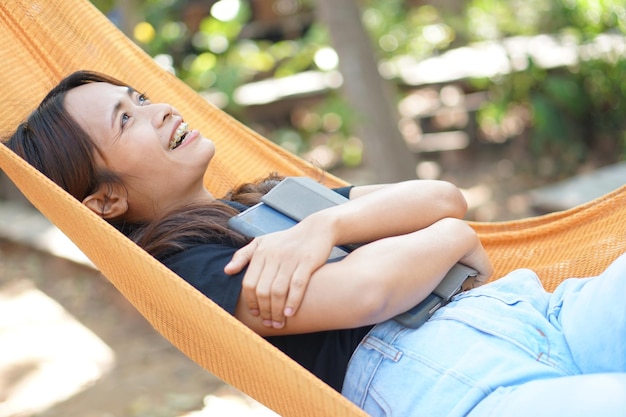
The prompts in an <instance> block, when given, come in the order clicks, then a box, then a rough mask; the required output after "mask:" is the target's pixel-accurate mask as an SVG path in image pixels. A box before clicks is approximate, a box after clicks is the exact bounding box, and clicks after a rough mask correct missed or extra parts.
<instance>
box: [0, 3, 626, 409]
mask: <svg viewBox="0 0 626 417" xmlns="http://www.w3.org/2000/svg"><path fill="white" fill-rule="evenodd" d="M0 22H1V25H0V62H1V63H2V71H0V86H1V87H0V96H1V97H0V98H1V100H0V102H2V106H0V131H2V132H3V133H10V132H11V131H12V130H13V129H15V127H16V126H17V124H18V123H19V122H20V121H21V120H23V119H24V118H25V117H26V115H27V114H28V113H29V112H30V111H31V110H32V109H33V108H34V106H36V105H37V104H38V103H39V101H40V100H41V99H42V97H43V96H44V94H45V93H46V92H47V91H48V90H49V89H50V88H51V87H53V86H54V85H55V84H56V83H57V81H58V80H60V79H61V78H62V77H63V76H65V75H67V74H69V73H70V72H72V71H74V70H78V69H91V70H96V71H101V72H104V73H108V74H111V75H113V76H115V77H117V78H120V79H122V80H124V81H125V82H127V83H128V84H130V85H133V86H135V87H137V88H138V89H139V90H142V91H147V92H148V93H149V94H150V96H151V97H152V98H153V99H154V100H155V101H165V102H169V103H171V104H173V105H174V106H175V107H177V108H178V109H179V110H180V111H181V112H182V114H184V115H185V118H186V119H187V120H188V121H189V122H190V124H191V125H192V126H194V127H196V128H198V129H200V130H201V131H202V132H203V133H204V134H205V135H206V136H208V137H210V138H211V139H213V140H214V142H215V143H216V145H217V149H218V154H217V156H216V158H215V159H214V161H213V162H212V164H211V167H210V169H209V171H208V172H207V174H206V184H207V186H208V187H209V189H210V190H211V191H212V192H214V193H215V194H216V195H221V194H222V193H223V192H224V191H226V190H228V189H229V188H231V187H232V186H233V185H235V184H238V183H241V182H243V181H248V180H251V179H256V178H260V177H263V176H265V175H266V174H268V173H269V172H271V171H278V172H280V173H282V174H284V175H316V174H317V173H318V171H317V170H316V169H314V168H313V167H312V166H310V165H309V164H308V163H306V162H304V161H302V160H300V159H298V158H297V157H295V156H293V155H291V154H289V153H288V152H286V151H284V150H282V149H281V148H280V147H278V146H276V145H274V144H272V143H271V142H269V141H267V140H266V139H264V138H262V137H260V136H259V135H258V134H256V133H255V132H253V131H251V130H249V129H247V128H246V127H244V126H242V125H241V124H240V123H238V122H237V121H235V120H234V119H232V118H231V117H229V116H228V115H226V114H224V113H223V112H222V111H220V110H219V109H216V108H214V107H213V106H211V105H210V104H208V103H207V102H206V101H205V100H203V99H202V98H201V97H200V96H199V95H198V94H196V93H195V92H194V91H192V90H191V89H189V88H188V87H187V86H185V85H184V84H183V83H182V82H181V81H179V80H177V79H176V78H175V77H174V76H172V75H170V74H169V73H167V72H165V71H163V70H162V69H160V68H159V67H158V66H157V65H156V64H155V63H154V62H153V61H152V59H151V58H150V57H149V56H147V55H146V54H145V53H144V52H142V51H141V50H140V49H139V48H137V47H136V46H135V45H134V44H133V43H132V42H131V41H130V40H129V39H127V38H126V37H125V36H124V35H123V34H122V33H121V32H120V31H119V30H117V29H116V28H115V27H114V26H113V25H112V24H111V23H110V22H109V21H108V20H107V19H106V17H104V16H103V15H102V14H100V12H99V11H97V10H96V9H95V8H94V7H93V6H92V5H91V4H90V3H89V2H88V1H87V0H9V1H2V2H1V3H0ZM0 168H1V169H2V170H3V171H4V172H5V173H6V174H7V175H8V176H9V177H10V178H11V179H12V181H13V182H14V183H15V184H16V185H17V186H18V187H19V188H20V189H21V190H22V192H23V193H24V194H25V195H26V197H27V198H28V199H29V200H30V201H31V202H32V203H33V204H34V205H35V206H36V207H37V208H38V209H39V210H40V211H41V212H42V213H43V214H44V215H45V216H46V217H48V218H49V219H50V220H51V221H52V222H53V223H54V224H56V225H57V226H58V227H59V228H60V229H61V230H62V231H63V232H64V233H65V234H66V235H67V236H69V237H70V238H71V239H72V240H73V241H74V242H75V243H76V244H77V245H78V247H79V248H81V249H82V251H83V252H84V253H85V254H86V255H87V256H88V257H89V258H90V259H91V260H92V261H93V263H94V264H95V265H96V266H97V267H98V268H99V269H100V271H101V272H102V273H103V274H104V275H105V276H106V277H107V278H108V279H109V280H110V281H111V282H112V283H113V284H114V285H115V286H116V287H117V288H118V289H119V291H120V292H121V293H122V294H123V295H124V296H125V297H126V298H128V300H130V302H131V303H133V305H134V306H135V307H136V308H137V310H138V311H139V312H140V313H141V314H142V315H143V316H144V317H145V318H146V319H147V320H148V321H149V322H150V323H151V324H152V325H153V326H154V327H155V328H156V329H157V330H158V331H159V332H160V333H161V334H162V335H163V336H164V337H166V338H167V339H168V340H170V341H171V342H172V343H173V344H174V345H175V346H177V347H178V348H179V349H180V350H181V351H182V352H184V353H185V354H186V355H187V356H189V357H190V358H191V359H193V360H194V361H196V362H197V363H198V364H199V365H200V366H202V367H204V368H205V369H206V370H208V371H210V372H211V373H213V374H214V375H216V376H217V377H219V378H221V379H222V380H224V381H225V382H227V383H228V384H230V385H232V386H234V387H236V388H238V389H239V390H241V391H243V392H244V393H246V394H248V395H250V396H251V397H253V398H255V399H257V400H258V401H260V402H261V403H263V404H265V405H266V406H268V407H269V408H271V409H273V410H274V411H276V412H277V413H279V414H281V415H282V416H284V417H307V416H346V417H347V416H364V415H365V413H363V412H362V411H361V410H359V409H357V408H356V407H355V406H353V405H352V404H351V403H349V402H348V401H347V400H345V399H344V398H343V397H342V396H341V395H340V394H338V393H337V392H335V391H334V390H332V389H331V388H330V387H328V386H327V385H326V384H324V383H323V382H321V381H320V380H318V379H317V378H315V377H314V376H313V375H312V374H310V373H308V372H307V371H306V370H304V369H303V368H301V367H300V366H299V365H298V364H296V363H295V362H293V361H292V360H291V359H289V358H288V357H286V356H285V355H283V354H282V353H281V352H279V351H278V350H277V349H275V348H274V347H273V346H271V345H270V344H269V343H267V342H265V341H264V340H263V339H262V338H260V337H259V336H257V335H256V334H254V333H253V332H252V331H250V330H249V329H248V328H246V327H245V326H243V325H242V324H241V323H239V322H238V321H237V320H235V319H234V318H233V317H232V316H230V315H229V314H227V313H226V312H224V311H223V310H222V309H221V308H219V307H218V306H217V305H216V304H214V303H213V302H211V301H210V300H208V299H207V298H206V297H204V296H203V295H202V294H200V293H199V292H197V291H196V290H195V289H193V288H192V287H191V286H189V285H188V284H187V283H186V282H184V281H183V280H182V279H180V278H179V277H178V276H176V275H175V274H173V273H172V272H170V271H169V270H168V269H167V268H165V267H164V266H163V265H161V264H160V263H159V262H157V261H156V260H154V259H153V258H152V257H150V256H149V255H147V254H146V253H145V252H144V251H143V250H141V249H140V248H138V247H137V246H136V245H134V244H133V243H132V242H130V241H129V240H128V239H126V238H125V237H124V236H122V235H121V234H119V233H118V232H117V231H116V230H114V229H113V228H112V227H110V226H109V225H108V224H107V223H105V222H104V221H103V220H101V219H100V218H99V217H97V216H96V215H94V214H93V213H92V212H91V211H89V210H87V209H86V208H85V207H83V206H82V205H81V204H80V203H79V202H78V201H76V200H75V199H73V198H72V197H70V196H69V195H68V194H67V193H65V192H64V191H62V190H61V189H59V188H58V187H57V186H55V185H54V184H53V183H51V182H50V181H48V180H47V179H46V178H45V177H43V176H42V175H41V174H39V172H37V171H36V170H34V169H32V168H31V167H30V166H29V165H27V164H25V163H24V162H23V161H22V160H21V159H20V158H18V157H16V156H15V155H14V154H13V153H12V152H10V151H9V150H8V148H6V147H5V146H0ZM326 181H327V184H328V185H337V184H342V183H343V182H342V181H341V180H339V179H337V178H334V177H332V176H329V177H327V178H326ZM472 225H473V226H474V227H475V228H476V230H477V231H478V232H479V234H480V236H481V238H482V240H483V242H484V245H485V247H486V248H487V251H488V252H489V254H490V256H491V259H492V260H493V263H494V265H495V269H496V276H502V275H504V274H506V273H507V272H508V271H510V270H512V269H515V268H521V267H526V268H531V269H534V270H535V271H537V272H538V273H539V275H540V276H541V278H542V280H543V281H544V284H545V285H546V287H547V288H549V289H552V288H554V286H555V285H557V284H558V282H560V281H561V280H562V279H563V278H566V277H570V276H579V277H580V276H592V275H595V274H597V273H599V272H600V271H601V270H602V269H604V268H605V267H606V266H607V265H608V264H609V263H610V262H611V261H612V260H614V259H615V258H616V257H617V256H618V255H620V254H621V253H622V252H623V251H624V250H625V249H626V238H625V235H624V233H625V230H626V189H620V190H617V191H616V192H614V193H611V194H609V195H607V196H605V197H602V198H600V199H597V200H595V201H593V202H591V203H589V204H585V205H583V206H579V207H576V208H574V209H571V210H568V211H565V212H560V213H556V214H552V215H547V216H542V217H537V218H530V219H524V220H519V221H512V222H505V223H490V224H488V223H472Z"/></svg>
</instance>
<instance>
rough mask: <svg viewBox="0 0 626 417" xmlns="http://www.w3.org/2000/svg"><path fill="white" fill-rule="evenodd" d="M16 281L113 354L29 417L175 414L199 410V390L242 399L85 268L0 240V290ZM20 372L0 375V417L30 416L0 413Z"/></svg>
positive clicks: (244, 400) (165, 416) (21, 376)
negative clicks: (77, 388)
mask: <svg viewBox="0 0 626 417" xmlns="http://www.w3.org/2000/svg"><path fill="white" fill-rule="evenodd" d="M16 285H22V286H24V285H26V286H34V287H36V288H37V289H38V290H40V291H41V292H43V293H44V294H45V295H47V296H48V297H50V298H52V299H53V300H55V301H56V302H57V303H59V304H60V305H61V306H62V307H63V308H64V309H65V310H66V311H67V312H68V313H69V314H70V315H71V316H73V318H75V320H77V321H78V322H80V323H82V325H83V326H85V327H87V328H88V329H90V330H91V331H92V332H93V333H95V335H96V336H97V337H98V338H100V339H101V340H102V341H103V342H104V343H106V344H107V345H108V346H109V347H110V348H111V350H112V351H113V352H114V355H115V365H114V366H113V368H112V369H111V370H110V371H109V372H108V373H106V374H105V375H104V376H102V377H101V378H100V379H98V380H97V381H96V382H95V383H94V384H93V385H91V386H90V387H88V388H86V389H85V390H83V391H82V392H79V393H78V394H76V395H74V396H72V397H71V398H70V399H68V400H67V401H64V402H62V403H59V404H56V405H54V406H52V407H50V408H48V409H46V410H45V411H42V412H41V413H39V414H36V415H37V416H41V417H44V416H45V417H68V416H76V417H79V416H80V417H123V416H127V417H143V416H146V417H147V416H151V417H170V416H172V417H173V416H182V415H186V413H189V412H191V411H198V410H201V409H203V402H204V399H205V397H206V396H207V395H214V396H217V397H228V398H231V397H235V398H236V399H238V401H240V402H242V403H244V404H247V403H248V399H247V398H244V397H243V396H242V395H239V394H238V393H237V392H235V391H234V390H232V389H229V387H228V386H226V385H225V384H224V383H222V382H221V381H220V380H218V379H217V378H216V377H214V376H213V375H211V374H210V373H208V372H206V371H205V370H203V369H201V368H200V367H199V366H198V365H196V364H195V363H194V362H192V361H191V360H189V359H188V358H187V357H186V356H184V355H183V354H182V353H180V352H179V351H178V350H177V349H176V348H174V347H173V346H172V345H171V344H170V343H169V342H168V341H167V340H165V339H164V338H163V337H161V336H160V335H159V334H158V333H157V332H156V331H155V330H154V329H152V327H151V326H150V325H149V324H148V323H147V322H146V321H145V320H144V319H143V317H141V316H140V315H139V314H138V313H137V312H136V311H135V309H134V308H133V307H132V306H131V305H130V304H129V303H128V302H127V301H126V300H125V299H124V298H123V297H122V296H121V295H120V294H119V293H118V292H117V290H116V289H115V288H114V287H113V286H112V285H111V284H110V283H109V282H108V281H107V280H106V279H105V278H104V277H102V276H101V275H100V274H99V273H98V272H96V271H94V270H93V269H91V268H89V267H85V266H82V265H77V264H75V263H73V262H70V261H66V260H63V259H60V258H57V257H53V256H50V255H46V254H43V253H39V252H36V251H33V250H31V249H29V248H25V247H21V246H19V245H15V244H13V243H10V242H6V241H1V240H0V293H1V292H2V291H3V290H5V289H8V288H10V287H15V286H16ZM1 331H2V328H1V326H0V332H1ZM67 343H72V341H69V340H68V341H67ZM0 351H2V346H0ZM4 371H5V372H6V369H5V370H4ZM25 371H26V370H25ZM27 376H28V375H26V374H20V372H13V373H12V374H11V375H10V377H11V379H8V378H9V372H6V373H5V375H0V415H2V416H3V417H9V416H15V417H17V416H19V415H30V414H16V413H15V412H12V413H10V412H9V411H7V410H5V411H4V412H2V401H6V400H7V395H10V394H11V387H12V386H14V385H17V384H18V383H19V382H20V379H25V378H26V377H27ZM59 379H60V380H61V379H62V378H59ZM59 382H61V381H59ZM2 391H5V392H4V393H3V392H2ZM255 406H256V405H255ZM248 408H249V409H253V407H252V406H250V407H247V408H246V409H248ZM211 414H212V415H217V414H215V413H211ZM203 415H204V414H203ZM206 415H209V414H206ZM223 415H226V414H223ZM259 415H260V414H259Z"/></svg>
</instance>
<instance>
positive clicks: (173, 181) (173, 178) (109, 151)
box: [64, 83, 215, 220]
mask: <svg viewBox="0 0 626 417" xmlns="http://www.w3.org/2000/svg"><path fill="white" fill-rule="evenodd" d="M64 103H65V107H66V109H67V111H68V112H69V114H70V115H71V116H72V117H73V118H74V119H75V120H76V121H77V123H78V124H79V125H80V127H81V128H82V129H83V130H85V132H87V134H89V136H90V137H91V138H92V139H93V141H94V143H95V145H96V147H97V155H96V161H97V164H98V165H100V166H102V167H106V168H107V169H109V170H111V171H113V172H115V173H116V174H118V175H119V176H120V177H121V178H122V180H123V182H124V185H125V189H126V192H127V196H126V197H125V198H127V200H128V201H127V203H128V211H127V212H126V213H125V218H127V219H128V220H151V219H154V218H155V217H158V216H159V215H160V214H162V213H164V212H166V211H169V210H171V209H174V208H176V207H179V206H182V205H185V204H188V203H190V202H196V201H200V200H203V199H212V197H211V196H210V194H209V193H208V192H207V191H206V190H205V189H204V186H203V183H202V178H203V175H204V172H205V171H206V168H207V165H208V164H209V162H210V161H211V158H212V157H213V155H214V154H215V146H214V144H213V142H211V141H210V140H208V139H206V138H204V137H202V136H201V135H200V133H199V132H198V131H197V130H187V129H184V127H185V126H186V125H185V124H182V123H183V118H182V116H181V115H180V114H179V113H178V111H177V110H176V109H175V108H173V107H172V106H170V105H168V104H152V103H151V102H150V101H148V100H147V99H146V98H145V97H144V96H142V95H141V94H139V93H137V92H136V91H134V90H133V89H131V88H128V87H123V86H116V85H112V84H108V83H91V84H86V85H82V86H80V87H77V88H74V89H72V90H70V91H69V92H68V93H67V95H66V97H65V102H64ZM182 132H185V133H184V135H183V138H184V140H183V141H182V142H181V143H180V144H178V145H177V146H176V147H173V143H175V142H176V141H177V140H180V137H181V133H182ZM172 148H173V149H172Z"/></svg>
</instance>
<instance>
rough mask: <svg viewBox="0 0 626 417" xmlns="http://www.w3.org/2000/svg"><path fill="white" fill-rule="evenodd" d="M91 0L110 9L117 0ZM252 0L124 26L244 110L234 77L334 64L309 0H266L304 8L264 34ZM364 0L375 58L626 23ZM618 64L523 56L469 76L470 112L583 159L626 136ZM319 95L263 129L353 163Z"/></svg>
mask: <svg viewBox="0 0 626 417" xmlns="http://www.w3.org/2000/svg"><path fill="white" fill-rule="evenodd" d="M92 1H93V3H94V4H95V5H96V6H97V7H98V8H100V9H101V10H102V11H103V12H105V13H107V14H109V15H110V16H112V20H114V21H115V19H114V18H113V17H114V16H115V13H116V6H117V3H116V2H115V1H113V0H92ZM267 2H268V3H272V1H270V0H267ZM253 3H254V2H252V3H251V2H249V1H245V0H241V1H240V0H220V1H208V0H207V1H190V0H165V1H163V0H144V1H138V4H139V5H140V9H141V10H140V13H139V15H140V21H139V22H137V25H136V26H135V28H134V31H133V33H132V34H130V35H131V37H133V38H134V39H135V41H137V43H138V44H140V45H141V46H142V47H143V48H144V49H145V50H146V51H147V52H148V53H149V54H151V55H152V56H153V57H155V58H156V59H157V60H158V61H159V62H160V63H161V64H162V65H164V66H165V67H169V68H170V69H171V71H173V72H175V74H176V75H177V76H178V77H179V78H181V79H182V80H183V81H185V82H186V83H187V84H189V85H190V86H191V87H193V88H194V89H196V90H197V91H199V92H201V93H202V94H206V95H207V97H212V101H213V102H215V103H217V104H218V105H220V106H221V107H223V108H224V110H225V111H227V112H229V113H230V114H232V115H234V116H235V117H238V118H240V119H243V121H244V122H247V121H246V120H245V118H246V114H245V112H244V109H242V108H241V107H240V106H239V105H238V104H237V102H236V100H235V99H234V92H235V90H236V89H237V87H239V86H241V85H243V84H246V83H249V82H252V81H259V80H263V79H268V78H280V77H286V76H289V75H293V74H297V73H299V72H302V71H307V70H323V71H328V70H331V69H333V65H336V63H334V64H333V63H332V60H331V63H330V64H328V60H326V63H324V61H323V60H322V59H321V54H320V51H328V46H329V36H328V34H327V33H326V31H325V29H324V27H323V25H322V24H320V22H317V21H316V20H315V18H314V13H313V11H314V10H313V9H314V1H313V0H282V1H274V2H273V3H274V4H275V5H276V4H278V5H279V6H280V7H278V6H277V7H274V12H276V17H277V19H283V20H289V19H291V20H289V22H292V23H293V21H294V19H296V18H300V20H299V21H298V22H300V26H299V28H298V30H297V31H295V33H294V31H291V32H288V31H286V30H284V27H283V31H282V32H280V33H278V34H277V33H276V30H275V29H276V28H275V27H273V26H268V28H269V29H272V30H269V29H268V30H266V31H265V35H263V34H259V32H258V31H257V32H254V31H252V32H251V31H250V28H251V27H253V26H254V24H257V25H258V24H259V22H258V19H257V16H255V15H254V10H253V7H252V6H253ZM360 4H361V6H362V11H363V22H364V25H365V27H366V29H367V30H368V31H369V33H370V35H371V40H372V46H373V48H374V49H375V51H376V53H377V56H378V57H379V58H380V59H381V60H385V59H390V58H392V57H397V56H400V55H409V56H411V57H415V58H417V59H424V58H427V57H431V56H436V55H437V54H440V53H442V52H445V51H446V50H449V49H451V48H456V47H460V46H464V45H467V44H469V43H472V42H483V41H498V40H502V39H505V38H509V37H515V36H533V35H537V34H544V33H545V34H550V35H553V36H555V37H557V38H559V39H567V40H568V42H570V43H573V44H575V45H584V44H585V43H586V42H589V41H592V40H594V39H597V37H598V36H605V35H607V34H613V35H620V36H624V35H625V34H626V2H624V1H623V0H468V1H462V0H459V1H458V3H457V4H454V2H447V3H446V4H448V7H447V8H446V7H444V6H439V5H438V4H437V3H434V2H433V5H428V4H426V5H425V4H424V3H423V2H413V1H410V0H361V2H360ZM450 4H452V6H450ZM118 13H119V12H118ZM251 33H252V35H251ZM624 69H626V58H625V57H624V51H622V55H621V56H620V55H618V54H615V53H607V54H597V55H596V56H592V55H590V56H587V57H585V59H579V60H577V61H576V62H575V63H572V64H570V65H566V66H561V67H559V68H554V69H546V68H542V67H541V66H539V65H538V64H537V63H536V62H533V60H532V59H528V65H527V66H526V69H525V70H522V71H517V72H513V73H511V74H502V75H498V76H494V77H492V78H489V79H487V78H485V79H473V80H468V83H469V86H470V88H472V89H474V90H482V91H488V93H489V100H488V103H487V104H485V105H484V106H482V108H481V109H480V110H479V111H478V113H477V116H476V117H477V121H478V124H479V131H480V133H481V138H482V139H483V140H487V141H492V142H503V141H508V140H512V139H514V138H516V137H523V138H524V139H525V140H528V141H529V145H530V148H531V150H532V151H533V152H535V153H536V154H538V155H554V156H555V157H558V158H560V159H561V160H562V161H566V162H563V164H564V165H566V166H563V167H561V168H562V169H565V170H567V169H569V168H568V166H569V167H571V166H574V165H575V164H576V163H577V162H578V161H580V160H581V159H584V158H585V155H586V153H587V151H588V149H589V148H590V147H591V146H593V144H594V143H595V141H597V140H599V139H602V140H604V141H608V142H610V143H611V144H612V146H613V147H614V149H619V150H621V149H622V148H623V146H622V145H623V142H624V141H626V133H625V132H626V121H625V120H626V118H624V117H623V114H624V111H625V110H626V103H625V100H624V95H625V93H626V77H624V76H623V75H622V74H623V70H624ZM325 97H326V98H325V100H323V101H321V102H320V101H318V102H317V104H315V103H314V104H311V105H308V106H307V107H305V108H303V107H298V108H297V109H296V110H297V111H298V112H299V115H298V117H295V116H294V115H292V116H291V120H290V121H291V125H284V126H274V127H273V128H272V130H271V131H268V132H264V133H266V134H267V135H268V136H270V137H272V138H273V140H275V141H276V142H278V143H280V144H282V145H283V146H285V147H287V148H289V149H291V150H293V151H295V152H298V153H305V152H310V151H311V150H312V149H314V148H315V147H319V146H323V147H325V149H327V150H330V152H331V153H333V154H335V156H336V159H337V160H339V161H342V162H343V163H345V164H348V165H357V164H358V163H359V162H360V148H361V145H360V143H359V142H358V139H356V138H353V137H352V135H351V133H350V132H351V125H352V123H354V118H353V117H351V114H350V110H349V109H348V108H347V105H346V104H345V103H344V102H343V101H342V100H341V99H340V98H338V96H337V94H335V93H333V92H330V93H326V95H325ZM399 98H402V97H399ZM324 120H335V121H336V120H339V121H338V122H335V123H329V122H327V123H324V122H323V121H324ZM329 126H330V127H329ZM331 159H332V158H331Z"/></svg>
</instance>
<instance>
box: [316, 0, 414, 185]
mask: <svg viewBox="0 0 626 417" xmlns="http://www.w3.org/2000/svg"><path fill="white" fill-rule="evenodd" d="M316 13H317V15H318V18H319V20H320V22H321V23H323V24H324V25H326V27H327V28H328V30H329V32H330V35H331V38H332V42H333V46H334V48H335V50H336V52H337V54H338V55H339V70H340V71H341V73H342V75H343V93H344V95H345V97H346V100H347V101H348V103H349V105H350V106H351V107H352V108H353V109H354V110H355V113H356V114H357V120H356V121H357V123H356V126H355V129H356V131H355V133H356V134H357V135H358V136H359V137H360V138H361V140H362V141H363V144H364V151H363V164H364V168H365V169H367V170H371V171H373V174H374V175H373V177H374V178H375V180H376V181H378V182H395V181H400V180H406V179H411V178H415V176H416V174H415V165H416V162H417V161H416V159H417V158H416V157H415V155H413V154H412V153H411V152H410V151H409V150H408V148H407V146H406V143H405V142H404V138H403V137H402V134H401V133H400V131H399V129H398V114H397V109H396V103H395V101H394V100H393V99H392V95H391V88H390V86H389V84H388V83H387V82H386V81H385V80H384V79H383V78H382V77H381V75H380V73H379V72H378V63H377V61H376V58H375V56H374V51H373V49H372V46H371V40H370V38H369V36H368V34H367V33H366V31H365V28H364V27H363V22H362V20H361V11H360V10H359V6H358V4H357V1H356V0H316Z"/></svg>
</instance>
